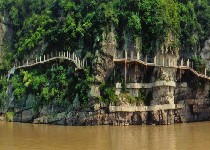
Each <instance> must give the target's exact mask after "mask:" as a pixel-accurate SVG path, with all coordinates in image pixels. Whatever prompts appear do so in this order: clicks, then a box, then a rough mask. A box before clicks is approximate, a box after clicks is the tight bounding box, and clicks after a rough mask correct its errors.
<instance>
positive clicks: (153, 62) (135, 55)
mask: <svg viewBox="0 0 210 150" xmlns="http://www.w3.org/2000/svg"><path fill="white" fill-rule="evenodd" d="M113 61H114V62H132V61H135V62H138V63H140V64H142V65H145V66H162V67H172V68H179V69H181V70H189V71H191V72H192V73H193V74H195V75H196V76H198V77H202V78H205V79H208V80H210V77H208V76H207V75H206V68H205V70H204V74H202V73H198V72H197V71H196V70H194V69H193V64H192V62H190V60H189V59H188V60H187V61H184V60H183V59H181V61H180V63H177V62H175V60H170V59H167V60H164V58H163V59H162V60H161V61H160V60H159V61H160V62H162V63H161V64H157V57H156V56H155V57H154V58H147V56H146V57H144V58H143V56H142V55H141V54H140V53H139V52H132V51H131V52H129V53H128V52H127V51H118V52H116V53H115V54H114V58H113Z"/></svg>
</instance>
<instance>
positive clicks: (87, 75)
mask: <svg viewBox="0 0 210 150" xmlns="http://www.w3.org/2000/svg"><path fill="white" fill-rule="evenodd" d="M0 14H1V15H0V16H4V18H3V19H2V20H3V21H4V23H5V25H7V27H8V33H6V34H7V35H9V36H8V37H6V38H5V42H4V50H3V51H4V55H3V63H2V64H1V66H0V74H7V72H8V70H9V69H10V68H11V67H12V66H13V65H14V63H15V62H19V61H23V60H24V59H26V58H27V55H34V56H38V55H43V54H46V53H50V52H55V51H70V52H73V51H76V52H77V53H78V55H79V56H80V57H82V58H83V57H85V56H86V54H87V53H91V54H92V55H91V58H92V56H94V54H95V51H96V50H100V48H101V46H102V44H101V43H102V42H101V41H102V40H103V33H106V32H108V31H110V30H111V28H112V27H113V28H114V33H115V35H116V39H117V45H118V49H122V48H123V47H124V43H125V41H126V37H125V35H128V34H129V35H131V38H132V39H131V40H135V39H137V38H138V39H141V44H140V48H139V49H140V50H142V53H143V54H144V55H146V54H147V55H154V53H156V51H157V50H159V49H160V48H161V47H162V46H163V44H164V43H165V42H166V41H167V40H168V39H167V37H168V35H172V37H173V41H172V42H173V43H172V45H171V46H172V51H176V49H180V52H181V55H189V54H190V55H192V54H195V53H199V52H200V51H201V48H202V47H203V45H204V41H205V40H206V39H207V38H208V37H209V35H210V30H209V29H210V3H209V0H202V1H201V0H100V1H99V0H81V1H78V0H0ZM190 55H189V56H190ZM194 61H195V65H196V68H198V69H199V61H197V59H194ZM67 66H68V65H64V66H62V65H61V64H60V63H55V66H52V67H48V68H49V69H48V68H45V69H43V68H42V69H39V70H38V69H36V68H33V69H31V70H27V71H26V70H21V71H20V72H19V73H16V74H15V75H14V76H13V77H12V78H11V79H10V81H8V82H9V83H12V87H13V90H14V97H15V99H16V100H17V101H21V98H24V96H26V95H27V94H28V93H30V92H32V93H33V94H35V95H36V99H37V101H38V102H39V101H40V103H51V102H55V103H57V104H59V105H62V106H66V104H68V103H70V102H72V100H73V98H74V97H75V94H76V93H78V95H79V96H80V100H81V101H82V102H83V103H85V102H87V101H88V94H87V89H88V88H90V84H91V83H92V82H93V81H94V80H93V77H92V76H91V74H92V72H91V71H92V68H89V69H87V70H85V71H84V72H76V73H75V71H74V69H73V68H70V67H67ZM89 66H91V64H89ZM58 81H59V82H58ZM6 82H7V81H6V79H4V80H2V81H0V88H1V89H0V90H1V91H0V105H3V100H2V99H3V98H5V96H6V94H5V93H6V89H7V87H6V85H7V84H6ZM101 90H102V97H101V99H102V100H103V101H105V102H108V103H109V102H115V101H116V96H115V95H114V86H113V85H111V84H109V83H103V84H102V85H101ZM138 99H139V101H142V100H143V99H144V96H143V95H141V96H140V97H139V98H138Z"/></svg>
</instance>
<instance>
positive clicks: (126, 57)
mask: <svg viewBox="0 0 210 150" xmlns="http://www.w3.org/2000/svg"><path fill="white" fill-rule="evenodd" d="M125 59H126V60H127V59H128V53H127V51H126V50H125Z"/></svg>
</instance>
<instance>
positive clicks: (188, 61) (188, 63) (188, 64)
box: [187, 59, 190, 67]
mask: <svg viewBox="0 0 210 150" xmlns="http://www.w3.org/2000/svg"><path fill="white" fill-rule="evenodd" d="M189 66H190V60H189V59H187V67H189Z"/></svg>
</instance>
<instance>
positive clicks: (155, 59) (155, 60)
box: [154, 56, 157, 65]
mask: <svg viewBox="0 0 210 150" xmlns="http://www.w3.org/2000/svg"><path fill="white" fill-rule="evenodd" d="M156 63H157V58H156V56H155V57H154V64H155V65H156Z"/></svg>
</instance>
